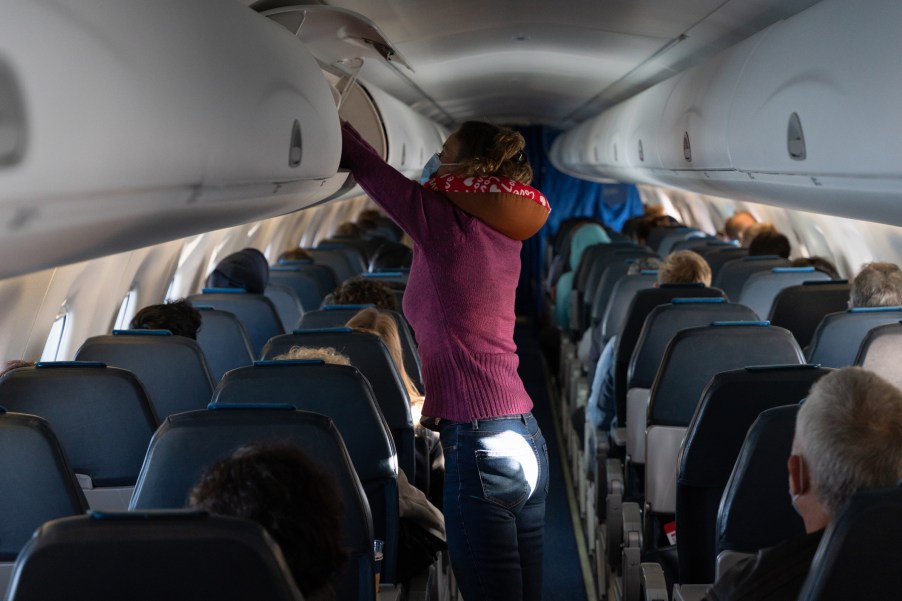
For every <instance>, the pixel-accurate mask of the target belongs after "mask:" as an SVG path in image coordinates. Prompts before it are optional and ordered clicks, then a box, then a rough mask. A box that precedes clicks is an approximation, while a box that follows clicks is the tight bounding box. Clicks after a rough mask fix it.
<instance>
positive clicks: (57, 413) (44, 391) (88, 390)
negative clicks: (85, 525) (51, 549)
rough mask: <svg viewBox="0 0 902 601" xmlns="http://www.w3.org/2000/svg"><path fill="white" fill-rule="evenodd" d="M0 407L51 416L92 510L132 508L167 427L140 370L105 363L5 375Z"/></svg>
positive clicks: (0, 383)
mask: <svg viewBox="0 0 902 601" xmlns="http://www.w3.org/2000/svg"><path fill="white" fill-rule="evenodd" d="M0 405H2V406H3V407H5V408H6V409H7V410H8V411H15V412H18V413H30V414H32V415H39V416H41V417H42V418H44V419H46V420H47V423H48V424H49V425H50V427H51V428H52V429H53V432H54V434H56V437H57V438H58V439H59V442H60V445H61V446H62V448H63V449H64V451H65V453H66V456H67V457H68V459H69V463H70V465H71V467H72V470H73V472H74V473H75V475H76V478H77V479H78V481H79V483H80V484H81V487H82V490H83V492H84V494H85V497H86V498H87V500H88V504H89V505H90V506H91V508H93V509H104V510H125V509H126V508H127V507H128V500H129V498H130V497H131V494H132V491H133V490H134V487H135V482H136V481H137V480H138V472H140V471H141V463H142V462H143V461H144V453H145V451H146V450H147V444H148V443H149V442H150V439H151V437H152V436H153V433H154V431H155V430H156V429H157V426H158V425H159V421H158V420H157V416H156V414H155V413H154V411H153V408H152V407H151V404H150V400H149V399H148V398H147V393H146V392H145V391H144V386H143V385H142V384H141V382H140V381H139V380H138V378H137V377H135V375H134V374H133V373H131V372H130V371H127V370H125V369H119V368H116V367H107V366H106V365H104V364H103V363H76V362H58V363H38V364H37V365H36V366H34V367H23V368H19V369H15V370H13V371H11V372H8V373H6V374H4V375H3V377H2V378H0Z"/></svg>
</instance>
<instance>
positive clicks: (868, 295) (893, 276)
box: [849, 262, 902, 307]
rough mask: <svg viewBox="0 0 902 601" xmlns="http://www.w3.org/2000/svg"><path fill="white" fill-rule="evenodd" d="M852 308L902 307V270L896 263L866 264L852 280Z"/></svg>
mask: <svg viewBox="0 0 902 601" xmlns="http://www.w3.org/2000/svg"><path fill="white" fill-rule="evenodd" d="M849 306H850V307H900V306H902V270H900V269H899V266H898V265H896V264H895V263H877V262H874V263H865V264H864V265H862V266H861V271H859V272H858V275H856V276H855V279H854V280H852V285H851V287H850V290H849Z"/></svg>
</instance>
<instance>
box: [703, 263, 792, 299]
mask: <svg viewBox="0 0 902 601" xmlns="http://www.w3.org/2000/svg"><path fill="white" fill-rule="evenodd" d="M774 267H789V259H783V258H781V257H777V256H771V255H756V256H751V257H741V258H738V259H736V260H733V261H728V262H727V263H725V264H724V265H723V267H721V268H720V271H719V272H718V274H717V279H714V280H712V282H713V286H715V287H717V288H720V289H721V290H723V292H724V294H726V295H727V298H728V299H730V300H733V301H735V300H738V299H739V295H740V294H741V293H742V287H743V286H745V282H746V281H747V280H748V279H749V277H750V276H751V275H752V274H753V273H757V272H759V271H770V270H771V269H773V268H774Z"/></svg>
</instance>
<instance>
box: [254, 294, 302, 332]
mask: <svg viewBox="0 0 902 601" xmlns="http://www.w3.org/2000/svg"><path fill="white" fill-rule="evenodd" d="M263 295H264V296H265V297H266V298H268V299H269V300H271V301H272V304H273V306H274V307H275V308H276V313H277V314H278V315H279V320H280V321H281V322H282V328H283V329H284V330H285V331H286V332H290V331H291V330H293V329H294V328H295V327H297V325H298V323H300V321H301V317H302V316H303V315H304V307H303V306H302V305H301V299H300V298H299V297H298V295H297V293H296V292H295V291H294V288H292V287H291V286H287V285H285V284H276V283H273V282H270V283H269V284H267V285H266V290H264V291H263Z"/></svg>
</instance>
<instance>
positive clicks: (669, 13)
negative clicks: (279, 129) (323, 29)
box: [245, 0, 817, 127]
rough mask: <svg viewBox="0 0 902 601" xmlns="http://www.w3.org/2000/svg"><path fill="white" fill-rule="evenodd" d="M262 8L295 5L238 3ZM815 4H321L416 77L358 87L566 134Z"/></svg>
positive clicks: (727, 0)
mask: <svg viewBox="0 0 902 601" xmlns="http://www.w3.org/2000/svg"><path fill="white" fill-rule="evenodd" d="M245 1H246V2H248V3H249V4H251V5H252V6H253V7H254V8H257V9H259V10H263V9H268V8H273V7H277V6H287V5H291V4H295V2H291V0H260V1H258V2H255V3H254V2H251V1H249V0H245ZM816 2H817V0H556V1H541V0H522V1H517V0H503V1H499V0H443V1H435V0H328V1H326V2H323V4H326V5H329V6H335V7H339V8H344V9H348V10H352V11H355V12H358V13H360V14H362V15H364V16H365V17H367V18H368V19H370V20H372V21H373V22H374V23H375V24H376V25H377V26H378V27H379V29H381V30H382V32H383V34H384V35H385V36H386V37H387V39H388V40H389V41H390V42H391V43H392V44H393V45H394V47H395V49H396V50H397V51H398V52H399V53H400V54H401V55H403V57H404V58H405V59H406V60H407V61H408V63H409V64H410V65H411V67H412V68H413V72H411V71H410V70H408V69H406V68H405V67H403V66H394V65H393V66H388V65H386V64H384V63H381V64H380V63H379V62H378V61H369V62H367V64H365V66H364V68H363V71H362V72H361V78H362V79H364V80H366V81H370V82H372V83H374V84H375V85H378V86H379V87H381V88H382V89H384V90H385V91H387V92H389V93H390V94H392V95H394V96H396V97H397V98H399V99H400V100H402V101H404V102H405V103H407V104H410V105H411V106H413V107H414V108H415V109H417V110H419V111H421V112H423V113H424V114H426V115H428V116H430V117H432V118H434V119H437V120H439V121H442V122H444V123H445V124H446V125H452V124H453V122H460V121H462V120H465V119H470V118H477V119H485V120H490V121H495V122H504V123H512V124H532V123H540V124H551V125H556V126H560V127H567V126H570V125H573V124H575V123H578V122H580V121H583V120H585V119H587V118H589V117H591V116H594V115H596V114H598V113H599V112H601V111H602V110H604V109H605V108H608V107H610V106H612V105H614V104H616V103H617V102H619V101H620V100H623V99H624V98H628V97H629V96H632V95H634V94H636V93H638V92H639V91H641V90H643V89H645V88H646V87H648V86H650V85H652V84H654V83H657V82H658V81H661V80H663V79H666V78H667V77H668V76H670V75H672V74H673V73H675V72H677V71H680V70H683V69H685V68H687V67H689V66H691V65H694V64H697V63H698V62H701V61H703V60H704V59H705V58H706V57H709V56H712V55H713V54H715V53H717V52H718V51H720V50H722V49H724V48H727V47H729V46H731V45H733V44H735V43H737V42H738V41H740V40H742V39H744V38H746V37H748V36H749V35H751V34H753V33H755V32H756V31H759V30H761V29H763V28H764V27H766V26H768V25H770V24H771V23H773V22H775V21H778V20H780V19H784V18H786V17H788V16H791V15H793V14H795V13H797V12H799V11H801V10H804V9H805V8H807V7H809V6H811V5H812V4H815V3H816Z"/></svg>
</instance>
